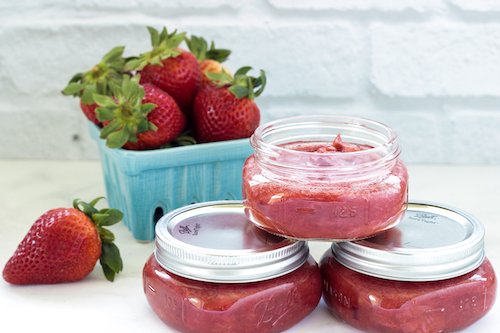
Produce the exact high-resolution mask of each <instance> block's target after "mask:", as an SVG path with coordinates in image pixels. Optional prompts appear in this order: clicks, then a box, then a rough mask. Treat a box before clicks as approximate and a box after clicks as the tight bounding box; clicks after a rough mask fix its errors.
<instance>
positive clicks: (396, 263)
mask: <svg viewBox="0 0 500 333" xmlns="http://www.w3.org/2000/svg"><path fill="white" fill-rule="evenodd" d="M332 251H333V254H334V256H335V258H336V259H337V260H338V261H339V262H340V263H341V264H343V265H344V266H346V267H348V268H350V269H352V270H355V271H358V272H361V273H363V274H367V275H371V276H375V277H380V278H384V279H390V280H400V281H434V280H443V279H448V278H452V277H456V276H460V275H463V274H465V273H468V272H470V271H472V270H474V269H475V268H477V267H478V266H479V265H481V263H482V262H483V260H484V256H485V254H484V227H483V225H482V224H481V223H480V222H479V221H478V220H477V219H476V218H474V217H473V216H471V215H469V214H467V213H465V212H463V211H460V210H458V209H455V208H451V207H448V206H440V205H435V204H432V203H410V204H408V208H407V210H406V212H405V213H404V215H403V217H402V219H401V221H400V223H399V224H398V226H397V227H395V228H393V229H390V230H388V231H385V232H383V233H381V234H379V235H377V236H375V237H372V238H368V239H365V240H360V241H353V242H343V243H334V244H332Z"/></svg>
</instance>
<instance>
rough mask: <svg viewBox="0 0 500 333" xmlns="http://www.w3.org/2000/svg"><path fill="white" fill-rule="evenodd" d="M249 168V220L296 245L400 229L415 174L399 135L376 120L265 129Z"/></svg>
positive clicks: (310, 119) (326, 119)
mask: <svg viewBox="0 0 500 333" xmlns="http://www.w3.org/2000/svg"><path fill="white" fill-rule="evenodd" d="M251 144H252V146H253V148H254V154H253V155H252V156H250V157H249V158H248V159H247V161H246V162H245V165H244V168H243V197H244V199H245V201H244V203H245V207H246V212H247V215H248V217H249V219H250V220H251V221H252V222H253V223H255V224H256V225H258V226H259V227H260V228H262V229H264V230H266V231H268V232H271V233H273V234H276V235H281V236H284V237H289V238H295V239H306V240H308V239H325V240H344V241H345V240H355V239H362V238H367V237H371V236H373V235H375V234H377V233H380V232H382V231H384V230H386V229H389V228H391V227H393V226H394V225H396V224H397V222H398V221H399V218H400V216H401V214H402V212H403V211H404V209H405V207H406V203H407V183H408V173H407V170H406V167H405V165H404V164H403V162H402V161H401V160H400V159H399V155H400V146H399V143H398V137H397V135H396V133H395V132H394V131H393V130H392V129H391V128H389V127H388V126H386V125H384V124H381V123H378V122H376V121H372V120H368V119H363V118H355V117H348V116H305V117H303V116H301V117H292V118H287V119H281V120H277V121H274V122H271V123H268V124H265V125H262V126H260V127H259V128H257V130H256V131H255V133H254V134H253V136H252V137H251Z"/></svg>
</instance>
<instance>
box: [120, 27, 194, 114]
mask: <svg viewBox="0 0 500 333" xmlns="http://www.w3.org/2000/svg"><path fill="white" fill-rule="evenodd" d="M148 30H149V33H150V35H151V44H152V46H153V49H152V50H151V51H149V52H146V53H143V54H141V55H140V56H139V57H135V58H132V59H130V60H129V61H127V64H126V69H127V70H131V71H134V70H135V71H137V72H138V74H140V75H141V81H140V82H141V84H144V83H152V84H154V85H156V86H157V87H159V88H161V89H162V90H163V91H165V92H166V93H168V94H169V95H170V96H172V98H173V99H174V100H175V102H176V103H177V105H179V107H180V108H181V110H182V111H183V112H184V113H185V114H186V115H189V114H190V113H191V106H192V103H193V99H194V97H195V94H196V92H197V91H198V88H199V85H200V79H201V73H200V69H199V67H198V61H197V60H196V58H195V57H194V55H193V54H192V53H191V52H189V51H186V50H183V49H181V48H179V45H180V43H181V42H182V41H183V40H184V37H185V33H177V31H174V32H172V33H168V31H167V29H166V28H163V30H162V31H161V33H160V32H158V30H156V29H154V28H152V27H148Z"/></svg>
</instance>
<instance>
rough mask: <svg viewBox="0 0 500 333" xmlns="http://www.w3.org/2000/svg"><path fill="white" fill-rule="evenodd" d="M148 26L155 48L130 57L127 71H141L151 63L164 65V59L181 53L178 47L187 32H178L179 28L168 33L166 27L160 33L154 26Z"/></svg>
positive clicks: (126, 65)
mask: <svg viewBox="0 0 500 333" xmlns="http://www.w3.org/2000/svg"><path fill="white" fill-rule="evenodd" d="M147 28H148V31H149V35H150V37H151V45H152V46H153V48H152V50H151V51H149V52H146V53H143V54H141V55H140V56H138V57H134V58H130V59H128V61H127V63H126V64H125V70H127V71H133V70H138V71H140V70H141V69H143V68H144V67H146V66H147V65H150V64H151V65H159V66H163V65H162V60H165V59H167V58H173V57H177V56H178V55H179V54H181V50H179V49H178V47H179V45H180V44H181V43H182V41H183V40H184V37H185V36H186V33H185V32H179V33H178V32H177V30H174V31H173V32H171V33H168V31H167V28H165V27H164V28H163V29H162V31H161V33H160V32H159V31H158V30H156V29H155V28H153V27H147Z"/></svg>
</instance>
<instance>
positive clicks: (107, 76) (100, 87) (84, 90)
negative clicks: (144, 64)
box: [62, 46, 125, 125]
mask: <svg viewBox="0 0 500 333" xmlns="http://www.w3.org/2000/svg"><path fill="white" fill-rule="evenodd" d="M124 49H125V47H123V46H117V47H115V48H113V49H112V50H111V51H109V52H108V53H106V54H105V55H104V57H103V58H102V60H101V62H99V63H98V64H97V65H95V66H94V67H92V68H91V69H90V70H88V71H86V72H84V73H77V74H75V75H74V76H73V77H72V78H71V80H70V81H69V83H68V85H67V86H66V88H64V90H63V91H62V93H63V94H64V95H73V96H75V97H79V98H80V108H81V109H82V111H83V113H84V115H85V116H86V117H87V118H88V119H89V120H90V121H91V122H93V123H94V124H96V125H100V122H99V120H97V118H96V115H95V109H96V108H97V105H96V103H95V101H94V97H93V96H94V94H96V93H97V94H101V95H110V93H111V89H110V84H113V83H114V84H119V83H120V82H121V80H122V77H123V74H122V71H123V69H124V67H125V59H124V58H123V51H124Z"/></svg>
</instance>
